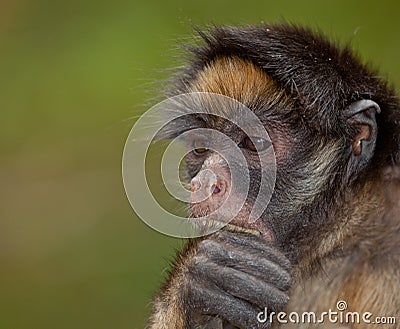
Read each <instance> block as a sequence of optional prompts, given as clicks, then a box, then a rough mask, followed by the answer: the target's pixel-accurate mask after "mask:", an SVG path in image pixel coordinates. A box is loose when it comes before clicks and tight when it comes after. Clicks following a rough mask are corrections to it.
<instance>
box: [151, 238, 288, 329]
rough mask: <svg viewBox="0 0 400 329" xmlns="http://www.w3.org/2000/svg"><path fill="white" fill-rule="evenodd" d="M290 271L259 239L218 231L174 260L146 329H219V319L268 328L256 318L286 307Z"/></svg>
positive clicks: (270, 247)
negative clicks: (171, 270)
mask: <svg viewBox="0 0 400 329" xmlns="http://www.w3.org/2000/svg"><path fill="white" fill-rule="evenodd" d="M289 268H290V263H289V261H288V260H287V259H286V257H285V256H283V255H282V254H281V253H280V252H279V251H277V250H276V249H275V248H273V247H272V246H270V245H268V244H267V243H266V242H265V241H264V240H262V239H261V238H259V237H255V236H252V235H250V234H245V233H237V232H236V233H233V232H225V231H219V232H217V233H215V234H213V235H211V236H209V237H208V238H207V239H204V240H202V241H199V243H198V244H196V245H193V246H192V247H191V248H190V249H189V250H188V251H187V252H186V254H185V255H184V256H183V257H181V259H180V260H179V261H178V263H177V265H176V267H175V269H174V271H173V272H172V275H171V277H170V278H169V281H168V283H167V285H166V286H165V287H164V289H163V290H162V291H161V293H160V294H159V295H158V296H157V297H156V300H155V304H154V311H153V314H152V316H151V318H150V328H151V329H155V328H157V329H162V328H168V329H169V328H176V329H180V328H182V329H183V328H217V326H218V325H217V324H216V321H217V320H216V319H218V318H219V319H221V320H222V321H224V323H227V324H228V323H229V324H230V325H235V326H237V327H240V328H246V329H250V328H268V327H269V326H270V324H269V323H268V321H266V322H262V323H261V322H259V321H257V314H258V313H259V312H260V311H263V310H264V309H265V308H267V309H268V310H269V311H270V310H273V311H277V310H280V309H281V308H283V307H284V306H285V305H286V303H287V301H288V294H287V292H288V289H289V286H290V280H291V279H290V274H289ZM222 321H221V322H222ZM221 322H220V325H221ZM211 323H212V324H211Z"/></svg>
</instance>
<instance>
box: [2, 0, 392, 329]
mask: <svg viewBox="0 0 400 329" xmlns="http://www.w3.org/2000/svg"><path fill="white" fill-rule="evenodd" d="M399 12H400V2H398V1H376V0H375V1H365V0H364V1H349V0H340V1H329V2H328V1H326V2H325V1H321V0H319V1H289V0H281V1H254V0H247V1H237V0H230V1H215V0H205V1H178V0H171V1H168V2H167V1H152V0H146V1H142V2H137V1H133V0H131V1H103V0H100V1H99V0H98V1H76V0H72V1H64V2H61V1H50V0H36V1H24V0H1V1H0V111H1V112H0V113H1V117H0V328H1V329H3V328H4V329H22V328H24V329H31V328H32V329H36V328H40V329H46V328H51V329H62V328H69V329H72V328H74V329H76V328H84V329H90V328H94V329H101V328H121V329H122V328H139V329H140V328H143V327H144V322H145V319H146V317H147V316H148V313H149V309H150V300H151V295H152V294H153V292H154V291H155V290H156V289H157V287H158V286H159V285H160V283H161V282H162V277H163V276H165V269H166V268H168V261H169V260H171V259H172V258H173V255H174V250H175V249H177V248H178V249H179V248H180V247H181V246H182V241H180V240H178V239H174V238H169V237H166V236H163V235H162V234H160V233H158V232H155V231H153V230H152V229H150V228H149V227H147V226H146V225H145V224H143V223H142V222H141V221H140V220H139V219H138V218H137V217H136V216H135V214H134V212H133V210H132V209H131V208H130V205H129V203H128V201H127V199H126V197H125V195H124V190H123V185H122V180H121V171H120V168H121V154H122V150H123V146H124V142H125V138H126V136H127V134H128V133H129V130H130V128H131V126H132V124H133V122H134V121H133V119H132V118H133V117H135V116H137V115H138V114H140V113H142V112H143V111H144V110H145V109H146V108H147V106H148V105H149V104H150V105H151V104H153V103H154V101H152V99H153V97H155V96H157V95H155V94H154V93H153V90H154V89H157V88H154V86H157V83H155V84H154V81H157V80H159V79H160V78H165V77H166V76H168V74H169V72H168V70H167V68H170V67H174V66H176V65H177V61H176V58H175V57H176V55H177V54H179V51H178V50H177V49H178V46H179V44H181V43H182V42H186V41H187V40H189V38H188V37H190V35H191V30H192V27H193V26H194V25H200V26H204V25H206V24H209V23H224V24H243V23H257V22H260V21H265V22H271V21H277V20H280V19H282V18H285V19H287V20H289V21H293V22H302V23H306V24H309V25H311V26H314V27H315V26H318V27H320V28H322V30H324V31H325V32H326V33H328V34H329V35H331V36H334V37H339V38H340V39H342V40H344V41H352V43H353V45H354V47H355V48H356V49H357V50H358V51H359V52H360V53H361V54H362V55H363V58H365V59H366V60H368V61H373V62H374V63H376V64H377V65H379V66H380V67H381V68H382V73H383V74H384V75H386V76H388V77H389V78H391V80H392V81H393V82H394V83H397V85H400V65H399V64H398V59H399V57H400V43H399V34H400V19H399ZM178 64H179V62H178ZM149 100H150V101H149Z"/></svg>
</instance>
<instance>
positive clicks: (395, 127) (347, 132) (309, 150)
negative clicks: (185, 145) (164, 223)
mask: <svg viewBox="0 0 400 329" xmlns="http://www.w3.org/2000/svg"><path fill="white" fill-rule="evenodd" d="M201 35H202V38H203V43H202V45H200V46H196V47H193V48H192V49H191V55H192V56H191V58H190V62H189V64H188V65H187V67H186V68H185V69H184V71H183V72H182V73H181V75H180V76H178V78H177V79H176V81H175V83H174V88H173V89H172V92H171V93H170V95H171V96H173V95H177V94H183V93H192V92H201V93H203V92H204V93H213V94H219V95H224V96H227V97H229V98H232V99H234V100H236V101H238V102H240V103H241V104H243V105H245V106H246V107H247V108H248V109H250V110H251V111H252V112H253V113H254V114H255V115H256V116H257V117H258V118H259V120H260V122H261V123H262V125H263V126H264V127H265V129H266V131H267V132H268V135H269V138H270V139H269V138H268V137H265V136H260V135H258V132H257V131H253V132H252V131H251V129H250V134H249V133H248V131H247V133H246V132H244V131H243V130H242V129H240V127H238V126H237V125H235V124H234V123H232V122H231V121H230V120H228V119H227V117H228V118H229V117H234V116H235V106H230V107H229V106H222V107H221V106H218V105H215V104H214V105H212V104H211V105H210V104H204V106H205V107H207V108H208V109H209V110H207V113H206V114H204V113H202V114H198V115H196V114H192V115H189V116H187V117H186V118H185V119H184V120H183V121H180V122H179V123H177V124H175V125H172V126H171V127H170V129H171V131H170V136H173V135H175V136H177V135H180V134H182V133H183V132H184V131H188V130H190V129H194V128H208V129H213V130H216V131H219V132H221V133H222V134H224V135H226V136H229V138H230V139H231V140H232V141H234V142H235V143H236V145H238V146H239V147H240V148H241V151H242V154H243V156H244V158H245V160H246V163H247V167H248V170H249V176H250V190H249V194H248V195H247V197H246V200H245V203H244V205H243V206H242V207H241V209H240V211H239V213H238V214H237V215H236V216H235V217H234V218H233V220H232V221H231V224H233V225H236V226H239V227H244V228H247V229H251V230H255V231H257V232H260V233H261V235H262V236H263V237H264V238H265V239H266V240H269V241H273V243H275V244H276V245H277V246H278V247H279V248H281V249H282V250H283V251H285V252H287V253H288V255H290V257H291V258H293V259H296V256H297V255H299V254H300V250H301V251H303V252H302V254H304V250H307V249H311V248H314V247H317V246H318V244H319V243H320V242H321V241H322V240H323V239H324V238H325V237H326V235H327V234H328V232H332V231H333V230H332V229H331V228H332V226H340V225H342V226H345V225H346V221H347V220H348V219H349V218H350V217H351V216H353V217H352V218H354V214H355V213H357V212H359V213H360V216H361V214H365V213H366V212H368V211H371V210H372V209H373V208H374V207H375V206H376V204H375V201H376V199H375V198H374V193H373V188H374V187H375V183H376V182H378V181H379V182H380V181H381V174H382V171H383V170H384V169H385V168H387V167H389V166H393V165H397V164H398V163H399V161H400V152H399V150H400V147H399V145H400V136H399V132H400V111H399V106H398V102H397V98H396V97H395V95H394V92H393V90H392V89H391V88H390V87H388V86H387V84H386V83H385V82H384V81H383V80H382V79H381V78H380V77H379V76H378V74H377V72H376V71H374V70H372V69H370V68H369V67H367V66H365V65H363V64H362V63H361V62H360V60H359V59H358V58H357V57H355V56H354V55H353V54H352V52H351V51H350V50H349V49H348V48H340V47H339V46H337V45H336V44H332V43H330V42H328V41H327V40H326V39H325V38H324V37H323V36H321V35H320V34H315V33H313V32H311V31H309V30H307V29H303V28H300V27H297V26H288V25H272V26H267V25H265V26H257V27H245V28H231V27H224V28H213V29H211V30H210V31H208V32H207V33H201ZM210 109H211V110H210ZM222 112H223V114H224V115H221V114H222ZM192 142H193V149H194V150H193V151H192V152H190V153H189V154H188V155H187V157H186V167H187V171H188V173H189V176H190V179H191V187H192V193H196V192H199V191H200V192H203V195H207V198H205V199H202V201H199V202H197V200H195V199H194V200H193V202H192V204H191V207H190V209H191V215H192V216H193V217H199V216H204V215H207V214H209V213H210V212H212V211H214V210H216V209H218V208H219V207H220V206H221V204H223V202H224V201H225V199H226V196H227V195H228V194H229V193H228V192H230V189H231V187H232V185H234V183H235V182H233V181H232V173H231V170H230V169H229V168H228V166H227V164H226V160H225V159H224V158H223V157H221V155H220V154H219V153H218V152H215V151H213V150H211V149H209V147H208V144H207V142H208V141H207V138H206V139H205V138H204V136H203V137H202V138H199V139H198V140H194V141H192ZM271 148H273V151H274V154H275V158H276V182H275V187H274V192H273V194H272V197H271V199H270V202H269V204H268V206H267V207H266V209H265V210H264V211H263V212H262V214H260V216H259V219H258V220H256V221H250V220H249V215H250V213H251V211H252V209H253V207H254V204H253V203H254V200H256V198H257V194H258V193H259V191H260V180H261V178H260V175H261V172H262V162H261V161H260V157H259V155H260V154H261V153H262V152H268V150H269V149H271ZM363 191H365V193H364V192H363ZM232 193H233V194H234V193H236V192H235V191H234V190H233V191H232ZM356 195H357V196H359V197H357V198H355V197H353V196H356ZM233 200H234V198H233ZM316 237H317V238H316Z"/></svg>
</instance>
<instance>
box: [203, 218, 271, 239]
mask: <svg viewBox="0 0 400 329" xmlns="http://www.w3.org/2000/svg"><path fill="white" fill-rule="evenodd" d="M259 222H260V220H258V221H256V222H254V223H244V224H242V223H237V222H236V221H235V219H234V220H232V221H231V222H229V223H226V222H223V221H220V220H215V219H208V220H207V224H206V225H204V223H203V224H202V225H201V226H203V228H207V230H210V229H211V230H220V229H221V230H226V231H230V232H233V233H247V234H251V235H254V236H257V237H260V238H262V239H264V240H266V241H273V240H274V237H273V234H272V232H271V230H270V229H269V228H267V227H266V226H265V225H263V224H262V223H259ZM197 224H199V223H197Z"/></svg>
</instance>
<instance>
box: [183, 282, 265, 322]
mask: <svg viewBox="0 0 400 329" xmlns="http://www.w3.org/2000/svg"><path fill="white" fill-rule="evenodd" d="M195 282H196V283H192V286H191V287H190V294H191V298H192V300H193V306H194V307H198V308H199V309H198V311H199V312H201V313H202V314H207V315H215V316H218V317H219V318H221V319H224V320H226V321H227V322H229V323H230V324H231V325H234V326H235V327H239V328H246V329H267V328H269V327H270V323H269V322H264V323H261V322H259V321H257V315H258V313H259V312H260V310H259V309H258V308H256V307H254V306H253V305H252V304H250V303H248V302H246V301H244V300H241V299H238V298H235V297H234V296H232V295H230V294H228V293H226V292H224V291H222V290H221V289H219V288H218V287H216V286H214V285H213V286H211V287H209V286H208V285H204V284H202V283H201V281H200V280H199V278H197V279H196V281H195Z"/></svg>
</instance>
